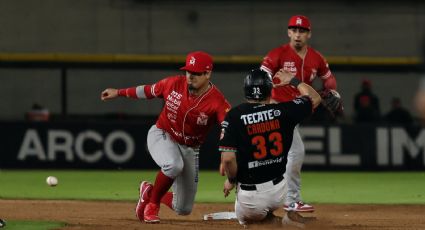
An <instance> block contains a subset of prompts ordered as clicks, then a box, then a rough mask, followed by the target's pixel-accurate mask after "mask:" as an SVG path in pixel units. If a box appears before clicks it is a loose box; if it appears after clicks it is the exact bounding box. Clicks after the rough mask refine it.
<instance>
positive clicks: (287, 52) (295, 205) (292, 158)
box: [261, 15, 336, 212]
mask: <svg viewBox="0 0 425 230" xmlns="http://www.w3.org/2000/svg"><path fill="white" fill-rule="evenodd" d="M288 37H289V43H288V44H284V45H282V46H279V47H277V48H275V49H272V50H271V51H270V52H269V53H268V54H267V55H266V56H265V57H264V60H263V62H262V63H261V69H262V70H265V71H267V72H268V73H270V75H271V76H274V75H275V74H276V73H277V72H278V71H279V70H281V69H283V70H285V71H289V72H291V73H292V74H294V75H295V77H296V78H298V79H299V80H300V81H302V82H304V83H306V84H308V85H311V84H312V82H313V80H314V79H315V78H320V79H321V80H322V82H323V87H324V89H333V90H336V80H335V77H334V76H333V74H332V72H331V71H330V69H329V66H328V63H327V62H326V60H325V58H324V57H323V56H322V55H321V54H320V53H319V52H318V51H316V50H314V49H313V48H311V47H309V46H308V40H309V39H310V38H311V24H310V21H309V19H308V18H307V17H306V16H303V15H296V16H293V17H291V18H290V19H289V23H288ZM299 95H300V92H299V91H298V89H297V88H295V87H293V86H291V85H286V86H283V87H278V88H274V89H273V91H272V99H273V100H274V101H276V102H285V101H291V100H293V99H294V98H296V97H297V96H299ZM304 156H305V149H304V144H303V142H302V139H301V136H300V133H299V131H298V128H297V127H296V128H295V130H294V138H293V141H292V146H291V149H290V150H289V155H288V163H287V165H286V178H287V179H288V193H287V197H286V201H285V209H286V210H287V211H288V210H292V211H298V212H313V211H314V207H313V206H311V205H308V204H306V203H303V202H302V199H301V194H300V189H301V167H302V164H303V161H304Z"/></svg>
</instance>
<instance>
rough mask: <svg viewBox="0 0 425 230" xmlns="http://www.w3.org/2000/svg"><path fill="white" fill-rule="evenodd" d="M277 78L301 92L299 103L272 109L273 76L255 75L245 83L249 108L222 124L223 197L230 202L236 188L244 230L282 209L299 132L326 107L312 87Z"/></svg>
mask: <svg viewBox="0 0 425 230" xmlns="http://www.w3.org/2000/svg"><path fill="white" fill-rule="evenodd" d="M275 76H276V77H277V78H279V80H280V81H281V84H282V85H287V84H291V85H292V86H293V87H296V88H297V89H299V90H300V92H302V93H300V94H301V95H300V97H298V98H296V99H294V100H291V101H288V102H282V103H278V104H270V96H271V90H272V87H273V85H272V80H271V76H270V75H269V74H268V73H267V72H265V71H264V70H260V69H255V70H252V71H251V73H250V74H248V76H246V78H245V82H244V92H245V98H246V99H247V103H243V104H240V105H238V106H237V107H235V108H233V109H231V110H230V111H229V113H228V114H227V116H226V119H225V121H224V122H223V123H222V127H223V129H222V135H221V137H222V138H221V140H220V142H219V150H220V151H221V164H222V165H223V169H224V171H225V174H226V176H227V178H228V179H227V180H226V181H225V183H224V189H223V191H224V195H225V196H227V195H228V194H229V192H230V191H231V190H232V189H233V188H234V187H235V186H237V193H236V202H235V213H236V217H237V218H238V220H239V223H240V224H242V225H246V224H249V223H250V222H256V221H262V220H264V219H266V217H267V216H271V217H273V215H272V214H273V211H274V210H277V209H278V208H281V207H283V205H284V202H285V190H286V188H287V180H286V178H285V177H284V173H285V165H286V162H287V154H288V151H289V149H290V146H291V143H292V139H293V132H294V128H295V126H296V125H297V124H298V123H299V122H300V121H302V120H303V119H304V118H306V117H308V116H310V115H311V113H312V112H313V108H316V107H317V106H318V105H319V104H320V101H321V98H320V95H319V94H318V93H317V92H316V91H315V90H314V89H313V88H312V87H311V86H309V85H307V84H305V83H303V82H301V81H300V80H298V79H295V78H294V76H293V75H292V74H291V73H289V72H285V71H279V72H278V74H277V75H275ZM284 220H286V219H285V218H284Z"/></svg>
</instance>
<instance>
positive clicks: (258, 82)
mask: <svg viewBox="0 0 425 230" xmlns="http://www.w3.org/2000/svg"><path fill="white" fill-rule="evenodd" d="M272 88H273V83H272V78H271V76H270V74H269V73H267V72H266V71H264V70H261V69H253V70H251V72H250V73H249V74H248V75H247V76H246V77H245V81H244V92H245V98H246V99H249V100H256V101H262V100H265V99H267V98H268V97H270V95H271V93H272Z"/></svg>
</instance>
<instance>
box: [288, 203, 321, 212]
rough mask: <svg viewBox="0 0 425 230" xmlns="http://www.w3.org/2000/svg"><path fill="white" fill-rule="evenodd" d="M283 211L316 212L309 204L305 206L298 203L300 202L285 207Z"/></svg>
mask: <svg viewBox="0 0 425 230" xmlns="http://www.w3.org/2000/svg"><path fill="white" fill-rule="evenodd" d="M283 209H285V210H286V211H288V212H289V211H294V212H314V207H313V206H311V205H309V204H305V203H303V202H302V201H298V202H293V203H291V204H289V205H284V206H283Z"/></svg>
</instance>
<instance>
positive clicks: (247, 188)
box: [239, 175, 283, 191]
mask: <svg viewBox="0 0 425 230" xmlns="http://www.w3.org/2000/svg"><path fill="white" fill-rule="evenodd" d="M282 180H283V175H282V176H278V177H276V178H274V179H273V180H272V183H273V185H277V184H279V183H280V182H281V181H282ZM264 183H266V182H264ZM260 184H262V183H260ZM239 187H240V188H241V189H242V190H245V191H255V190H257V186H256V185H255V184H240V186H239Z"/></svg>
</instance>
